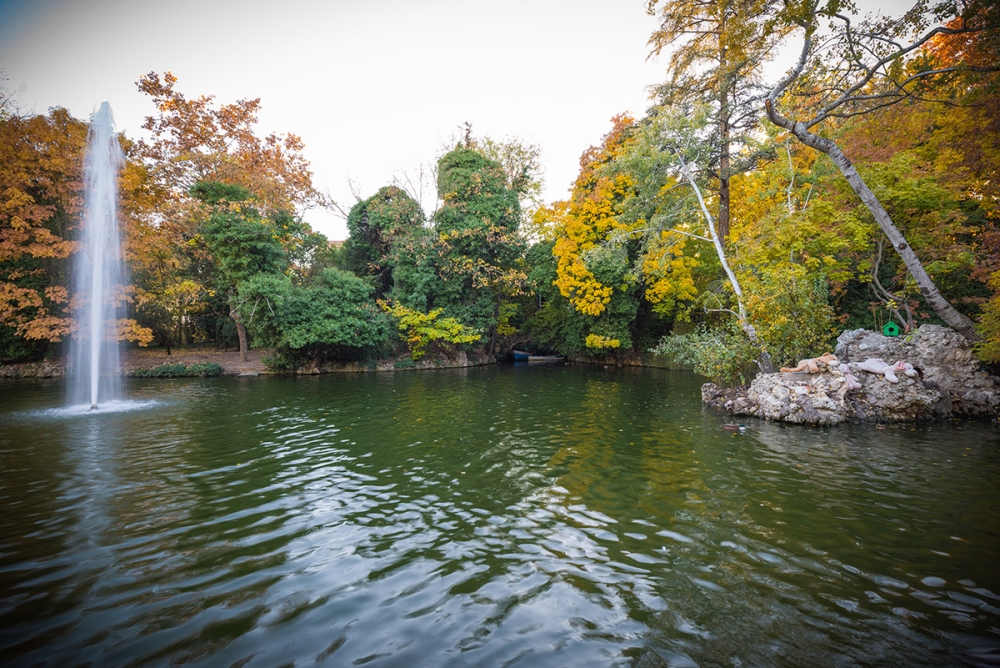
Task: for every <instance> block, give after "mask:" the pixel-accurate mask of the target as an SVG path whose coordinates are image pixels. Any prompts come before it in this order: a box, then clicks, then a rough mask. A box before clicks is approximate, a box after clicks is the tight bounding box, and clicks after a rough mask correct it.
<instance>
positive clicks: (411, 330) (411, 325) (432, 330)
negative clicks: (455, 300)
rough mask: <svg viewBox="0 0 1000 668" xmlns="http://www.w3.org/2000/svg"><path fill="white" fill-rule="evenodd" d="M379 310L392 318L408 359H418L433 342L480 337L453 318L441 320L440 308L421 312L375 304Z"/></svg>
mask: <svg viewBox="0 0 1000 668" xmlns="http://www.w3.org/2000/svg"><path fill="white" fill-rule="evenodd" d="M378 304H379V306H381V307H382V310H383V311H385V312H386V313H388V314H389V315H391V316H392V317H394V318H396V320H397V327H398V328H399V336H400V338H402V339H403V340H405V341H406V344H407V346H408V347H409V349H410V356H411V357H412V358H413V359H414V360H418V359H420V358H421V357H423V356H424V353H425V352H426V349H427V346H428V345H429V344H431V343H433V342H435V341H446V342H448V343H456V344H458V343H475V342H476V341H479V340H480V339H481V338H482V335H481V334H480V333H479V332H478V331H477V330H475V329H472V328H471V327H467V326H465V325H463V324H462V323H460V322H459V321H458V320H455V319H454V318H442V317H440V316H441V314H442V313H443V312H444V309H440V308H438V309H434V310H433V311H431V312H430V313H423V312H421V311H418V310H416V309H412V308H408V307H406V306H403V305H402V304H398V303H397V304H391V303H389V302H385V301H381V300H379V302H378Z"/></svg>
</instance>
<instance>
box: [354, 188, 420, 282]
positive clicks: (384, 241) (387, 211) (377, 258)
mask: <svg viewBox="0 0 1000 668" xmlns="http://www.w3.org/2000/svg"><path fill="white" fill-rule="evenodd" d="M423 224H424V212H423V210H422V209H421V208H420V205H419V204H418V203H417V201H416V200H415V199H413V198H412V197H410V196H409V195H408V194H406V192H405V191H404V190H402V189H401V188H398V187H396V186H386V187H384V188H381V189H379V191H378V192H377V193H375V195H373V196H372V197H369V198H368V199H366V200H363V201H361V202H358V203H357V204H355V205H354V207H352V208H351V212H350V214H349V215H348V216H347V229H348V230H349V232H350V237H349V238H348V239H347V241H346V242H345V243H344V247H343V264H344V268H345V269H347V270H349V271H353V272H354V273H355V274H357V275H358V276H373V277H374V278H375V294H376V297H379V298H380V297H382V296H384V295H385V294H387V293H388V292H389V290H390V289H391V288H392V272H393V266H394V262H393V247H394V246H395V244H396V243H397V242H398V241H400V240H402V239H404V238H406V237H409V236H412V235H413V234H414V232H415V230H417V229H420V228H422V227H423Z"/></svg>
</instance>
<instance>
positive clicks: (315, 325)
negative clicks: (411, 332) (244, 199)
mask: <svg viewBox="0 0 1000 668" xmlns="http://www.w3.org/2000/svg"><path fill="white" fill-rule="evenodd" d="M372 290H373V288H372V286H371V285H369V284H368V283H367V282H365V281H364V280H362V279H360V278H358V277H357V276H355V275H354V274H351V273H350V272H346V271H343V270H340V269H335V268H327V269H324V270H323V271H322V272H321V273H320V274H319V275H318V276H317V277H316V278H315V279H313V280H312V281H310V282H308V283H306V284H304V285H297V284H295V283H293V282H292V281H291V279H289V277H287V276H283V275H280V274H263V273H262V274H257V275H256V276H254V277H252V278H251V279H249V280H248V281H246V282H244V283H243V284H241V286H240V292H239V300H240V306H239V310H240V315H241V316H242V317H243V319H244V321H245V322H246V325H247V330H248V331H249V332H250V333H251V334H252V335H253V336H254V337H255V340H257V341H258V342H259V343H261V344H262V345H265V346H272V347H274V348H276V349H277V351H278V352H279V354H280V355H282V356H284V357H285V358H287V359H288V360H291V361H295V360H302V359H305V358H312V359H314V360H322V359H349V360H358V359H362V358H366V357H370V355H371V353H373V352H377V351H379V350H384V349H385V347H386V344H387V340H388V336H389V331H390V327H389V322H388V318H387V316H385V315H384V314H383V313H382V312H381V310H380V309H378V308H377V307H376V305H375V303H374V301H373V300H372Z"/></svg>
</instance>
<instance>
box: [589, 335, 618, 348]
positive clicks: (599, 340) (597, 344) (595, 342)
mask: <svg viewBox="0 0 1000 668" xmlns="http://www.w3.org/2000/svg"><path fill="white" fill-rule="evenodd" d="M586 343H587V347H588V348H594V349H596V350H608V349H612V348H618V347H620V346H621V344H622V342H621V341H619V340H618V339H611V338H608V337H606V336H601V335H600V334H588V335H587V340H586Z"/></svg>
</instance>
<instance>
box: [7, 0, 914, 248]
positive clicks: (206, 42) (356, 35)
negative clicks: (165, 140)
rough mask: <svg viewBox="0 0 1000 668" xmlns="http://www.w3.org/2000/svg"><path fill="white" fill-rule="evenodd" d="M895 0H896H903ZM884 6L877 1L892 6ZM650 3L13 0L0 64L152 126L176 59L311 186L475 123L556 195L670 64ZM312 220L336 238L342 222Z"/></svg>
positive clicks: (80, 101)
mask: <svg viewBox="0 0 1000 668" xmlns="http://www.w3.org/2000/svg"><path fill="white" fill-rule="evenodd" d="M902 1H903V0H896V1H895V2H893V3H892V4H899V2H902ZM887 4H888V3H878V5H881V6H883V7H885V6H886V5H887ZM645 5H646V2H645V0H381V1H379V2H366V1H364V0H326V1H320V0H284V1H283V2H278V1H276V0H241V1H237V0H170V1H168V2H167V1H163V0H159V1H156V2H152V1H149V0H0V68H2V69H3V70H5V73H6V76H7V78H8V81H7V82H6V85H7V86H8V87H9V88H10V89H12V90H15V91H18V98H17V99H18V101H19V103H20V105H21V107H22V109H25V110H28V111H36V112H39V113H44V112H46V111H47V110H48V108H49V107H53V106H61V107H66V108H67V109H69V110H70V112H71V113H72V114H73V115H74V116H77V117H78V118H82V119H86V118H88V117H89V115H90V114H91V113H92V112H93V111H94V110H95V109H96V108H97V106H98V105H100V103H101V102H103V101H108V102H109V103H110V104H111V107H112V109H113V110H114V113H115V117H116V120H117V125H118V128H119V129H120V130H122V131H124V132H125V133H126V134H127V135H128V136H130V137H139V136H142V131H141V129H140V125H141V124H142V121H143V118H144V117H145V116H146V115H148V114H151V113H152V112H153V108H152V103H151V102H150V101H149V99H148V98H146V97H145V96H144V95H142V94H140V93H139V92H138V90H137V88H136V86H135V82H136V81H137V80H138V79H139V77H140V76H142V75H143V74H145V73H147V72H150V71H155V72H159V73H163V72H165V71H168V70H169V71H171V72H173V73H174V74H175V75H176V76H177V77H178V79H179V81H178V84H177V87H178V89H179V90H180V91H181V92H183V93H184V94H185V95H186V96H188V97H196V96H198V95H202V94H212V95H215V96H216V99H217V100H218V101H220V102H231V101H234V100H236V99H241V98H253V97H260V98H261V102H262V105H263V109H262V111H261V114H260V127H261V130H262V132H261V134H264V133H266V132H270V131H276V132H279V133H284V132H292V133H295V134H297V135H299V136H301V137H302V139H303V140H304V142H305V144H306V149H305V155H306V157H307V158H308V159H309V161H310V162H311V163H312V167H313V171H314V184H315V185H316V186H317V187H318V188H319V189H320V190H323V191H326V192H328V193H329V194H330V195H332V196H333V198H334V199H336V200H337V201H338V202H341V203H342V204H344V205H346V206H348V207H349V206H350V205H351V204H353V202H354V198H353V196H352V194H351V188H350V186H349V182H353V183H354V185H355V187H356V189H357V190H358V191H359V193H360V194H361V195H362V196H363V197H367V196H369V195H371V194H373V193H374V192H375V191H376V190H377V189H378V188H379V187H381V186H383V185H385V184H387V183H389V182H390V181H391V179H392V177H393V175H394V174H397V173H399V172H400V171H403V170H407V171H410V172H411V173H413V172H415V171H416V169H417V167H418V165H419V164H420V163H429V162H431V161H433V160H434V158H435V157H436V156H437V155H438V154H439V153H440V152H441V151H442V148H443V147H444V146H445V145H446V143H447V142H448V141H449V140H450V139H451V138H453V137H455V136H456V135H457V133H458V132H459V127H460V126H461V125H462V124H463V123H464V122H466V121H468V122H470V123H471V124H472V126H473V134H474V135H475V136H484V135H488V136H491V137H493V138H496V139H500V138H504V137H508V136H513V137H519V138H521V139H523V140H526V141H528V142H532V143H536V144H538V145H540V146H541V148H542V163H543V165H544V169H545V180H546V192H545V196H546V199H547V200H550V201H551V200H556V199H562V198H564V197H565V196H566V194H567V190H568V188H569V186H570V184H571V183H572V181H573V179H574V178H575V176H576V173H577V171H578V168H579V162H578V160H579V157H580V154H581V153H582V152H583V151H584V150H585V149H586V148H587V147H588V146H591V145H593V144H595V143H597V142H598V141H600V138H601V137H602V136H603V135H604V134H605V133H606V132H607V131H608V129H610V123H609V120H610V118H611V117H612V116H613V115H614V114H616V113H620V112H623V111H629V112H632V113H634V114H642V113H643V112H644V111H645V109H646V107H647V94H646V88H647V87H648V86H649V85H651V84H654V83H656V82H658V81H660V80H662V79H664V78H665V72H664V69H663V68H664V64H663V62H662V61H656V60H651V61H647V59H646V55H647V47H646V40H647V39H648V37H649V35H650V33H651V32H652V31H653V30H654V28H655V27H656V20H655V19H654V18H653V17H650V16H648V15H647V14H646V13H645ZM306 219H307V220H308V221H309V222H311V223H312V224H313V226H314V227H315V228H316V229H317V230H318V231H320V232H323V233H324V234H326V235H327V236H329V237H330V238H333V239H342V238H344V237H346V235H347V232H346V225H345V224H344V223H343V222H342V221H341V220H339V219H338V218H336V217H335V216H333V215H331V214H328V213H326V212H322V211H313V212H310V213H309V214H307V216H306Z"/></svg>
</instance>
